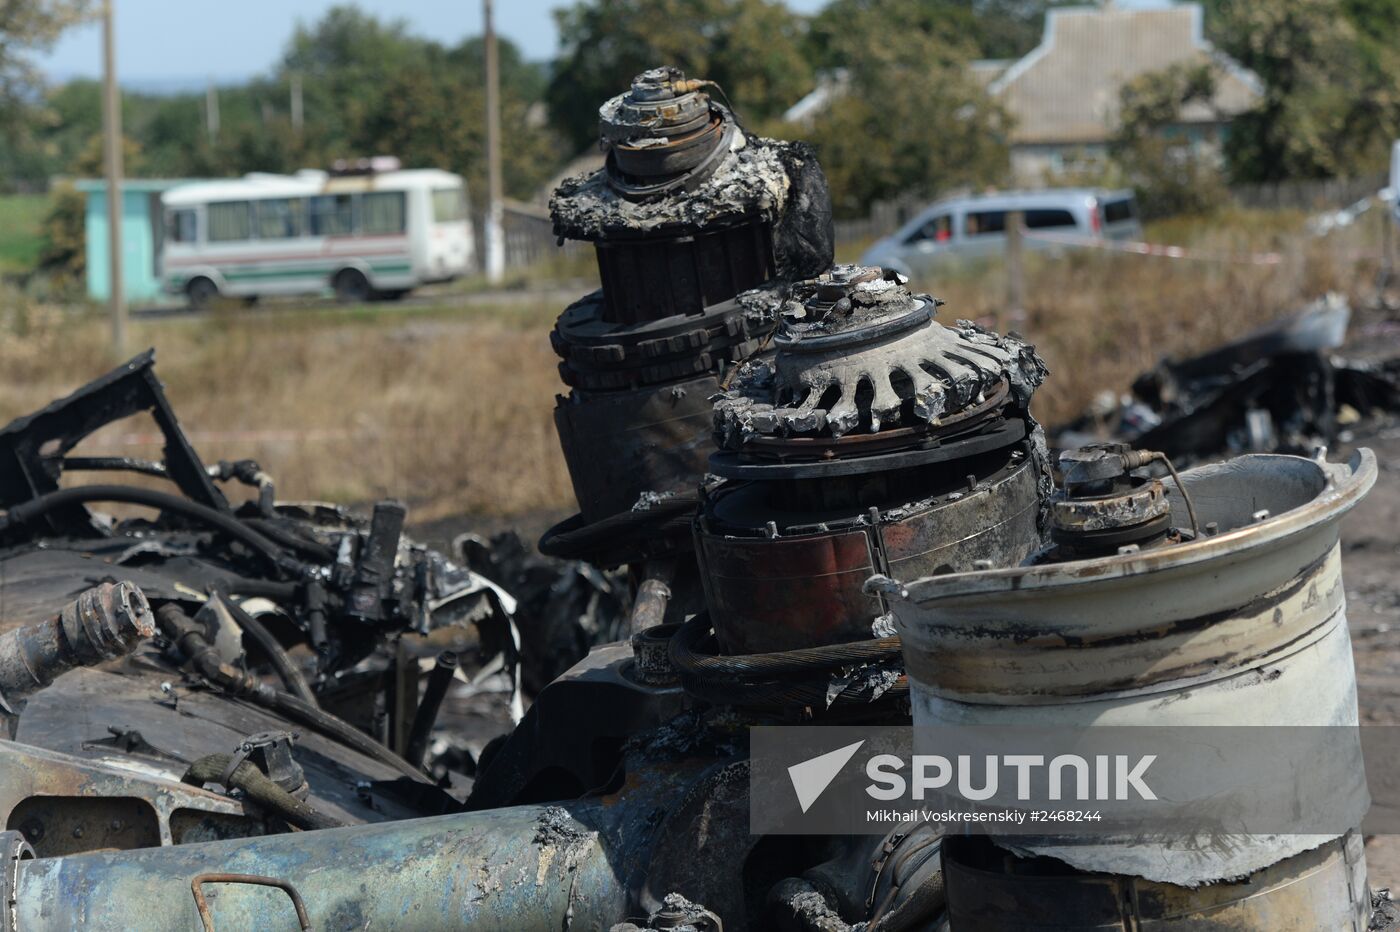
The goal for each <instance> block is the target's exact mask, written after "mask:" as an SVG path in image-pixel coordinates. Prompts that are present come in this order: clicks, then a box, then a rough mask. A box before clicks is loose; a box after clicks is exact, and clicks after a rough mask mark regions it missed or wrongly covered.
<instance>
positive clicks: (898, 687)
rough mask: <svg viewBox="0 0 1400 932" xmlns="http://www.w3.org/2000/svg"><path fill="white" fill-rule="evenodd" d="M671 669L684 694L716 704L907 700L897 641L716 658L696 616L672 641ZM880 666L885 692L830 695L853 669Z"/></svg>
mask: <svg viewBox="0 0 1400 932" xmlns="http://www.w3.org/2000/svg"><path fill="white" fill-rule="evenodd" d="M670 657H671V666H672V667H674V668H675V670H676V672H677V673H678V674H679V676H680V681H681V686H682V687H683V688H684V689H685V691H686V692H687V693H690V694H691V695H692V696H695V697H697V698H699V699H703V700H705V701H706V702H712V703H715V704H716V705H732V706H744V707H753V708H763V709H777V710H782V711H791V710H800V709H808V708H810V709H826V708H831V707H835V706H841V707H844V708H852V707H858V706H864V707H869V706H870V705H871V704H872V703H874V702H875V701H877V700H879V701H880V702H881V703H889V702H900V701H904V700H907V699H908V698H909V680H908V678H907V677H906V676H905V675H904V671H903V668H902V666H901V663H900V661H901V653H900V643H899V638H897V637H888V638H873V639H871V640H868V641H854V642H851V643H848V644H831V645H826V646H822V647H804V648H800V649H798V650H785V651H775V652H772V653H764V654H732V655H731V654H720V653H719V652H718V645H716V644H715V641H714V638H713V637H712V636H711V634H710V618H709V615H708V614H706V613H701V614H699V615H696V616H695V617H694V618H692V619H690V620H689V621H687V622H686V623H685V624H683V625H681V627H680V629H679V630H678V631H677V632H676V633H675V634H674V635H673V636H672V637H671V644H670ZM872 667H878V668H881V669H882V670H883V672H884V674H885V676H883V677H882V679H885V680H888V681H889V682H888V685H887V686H886V688H884V689H881V690H879V691H878V692H873V693H872V691H871V690H868V689H862V688H861V687H860V686H859V685H855V686H853V687H847V688H843V689H841V690H840V691H839V692H837V693H836V695H834V696H833V695H831V689H832V684H833V682H834V681H835V680H837V679H839V678H840V677H842V676H843V675H845V674H846V673H847V672H849V671H852V670H853V669H856V668H872Z"/></svg>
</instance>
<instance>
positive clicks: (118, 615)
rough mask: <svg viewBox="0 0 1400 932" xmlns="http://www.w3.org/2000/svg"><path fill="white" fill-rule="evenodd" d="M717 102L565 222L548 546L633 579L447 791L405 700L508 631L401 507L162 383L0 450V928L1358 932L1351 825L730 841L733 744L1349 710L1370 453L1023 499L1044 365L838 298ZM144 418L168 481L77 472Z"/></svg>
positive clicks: (787, 153) (1119, 473) (633, 96)
mask: <svg viewBox="0 0 1400 932" xmlns="http://www.w3.org/2000/svg"><path fill="white" fill-rule="evenodd" d="M709 86H710V85H708V83H707V82H703V81H696V80H691V79H687V78H686V77H685V76H684V75H683V74H681V73H679V72H677V71H675V70H673V69H656V70H653V71H648V72H646V73H644V74H642V75H640V76H638V78H637V79H636V81H635V82H634V84H633V86H632V88H631V89H630V90H629V91H628V92H627V93H625V94H623V95H621V96H620V97H618V98H615V99H613V100H612V101H609V102H608V103H607V104H605V105H604V106H603V108H602V110H601V113H600V116H601V119H602V134H603V140H604V144H605V146H606V148H607V152H608V158H607V164H606V166H605V167H604V168H603V169H601V170H600V171H598V172H596V173H594V174H593V175H590V176H587V177H584V178H579V179H574V180H572V181H570V182H567V183H566V184H565V185H564V186H563V187H561V189H560V190H559V192H558V194H557V195H556V198H555V200H554V203H553V205H552V206H553V211H554V216H555V222H556V227H557V230H558V232H559V233H560V235H561V236H566V237H574V238H580V239H585V240H590V241H592V242H593V243H594V244H595V246H596V248H597V253H598V262H599V268H600V271H601V274H602V282H603V288H602V290H601V291H599V292H597V293H594V294H592V295H589V296H587V297H585V298H583V299H582V300H580V301H579V302H578V303H576V304H574V305H573V306H571V307H570V308H568V309H567V310H565V311H564V313H563V314H562V315H561V317H560V319H559V323H558V326H557V327H556V329H555V331H554V334H553V340H554V348H555V349H556V351H557V352H558V353H559V354H560V356H561V357H562V363H561V367H560V368H561V373H562V374H563V378H564V381H565V383H566V384H567V385H568V386H569V389H570V391H569V394H568V395H566V396H563V397H561V398H560V399H559V403H558V407H557V409H556V422H557V424H558V428H559V434H560V440H561V444H562V446H563V449H564V453H565V456H566V459H567V461H568V463H569V467H570V470H571V474H572V476H573V481H574V487H575V490H576V492H577V497H578V501H579V505H580V513H579V514H578V515H577V516H575V517H574V518H571V519H569V520H568V521H566V522H564V523H563V524H562V525H560V526H558V527H556V528H554V529H552V530H551V531H550V532H548V533H547V534H546V536H545V538H544V539H543V540H542V541H541V550H542V551H545V552H547V553H552V554H555V555H559V556H566V557H569V558H584V559H588V560H590V561H592V562H593V563H595V564H596V565H598V566H600V567H606V568H614V567H619V566H626V567H628V570H629V572H630V574H631V578H632V579H633V581H634V582H635V583H636V595H635V599H634V602H633V607H632V610H631V615H630V619H629V625H630V640H628V641H625V642H621V643H608V644H599V645H596V646H594V647H593V649H592V650H591V651H590V652H589V653H588V654H587V656H586V657H584V658H583V659H582V660H581V661H579V662H578V663H577V664H575V665H574V666H572V667H571V668H570V669H568V670H567V672H565V673H563V674H562V675H561V676H558V677H557V678H556V679H554V680H553V681H552V682H550V683H549V684H548V685H547V686H545V687H544V688H543V689H542V690H540V691H539V692H538V694H537V695H535V696H534V697H533V702H532V703H531V705H530V708H529V710H528V711H526V712H525V713H524V714H523V717H521V718H520V720H519V722H518V724H517V725H516V726H515V727H514V728H513V729H512V730H510V731H509V733H508V734H506V735H503V736H501V737H500V738H499V739H498V740H496V741H493V742H492V743H491V744H490V745H489V746H488V747H487V748H486V750H484V751H483V752H482V753H481V754H480V756H479V759H478V760H476V761H474V765H475V766H474V767H471V768H469V769H470V770H471V771H472V772H470V773H465V772H444V770H443V768H442V767H441V766H439V767H438V768H437V769H436V770H435V771H434V772H433V774H432V775H430V774H429V772H428V770H425V767H424V760H425V752H426V748H427V746H428V743H429V737H430V735H431V734H433V731H434V723H435V719H436V716H437V712H438V708H439V706H440V704H441V703H442V702H443V698H444V695H445V694H446V693H447V692H448V691H449V690H448V686H449V685H450V683H451V682H452V680H453V678H454V677H457V678H458V679H460V678H462V677H464V676H471V677H480V676H483V675H487V674H490V673H492V672H493V671H500V673H501V675H503V676H504V678H505V680H506V682H515V683H518V682H519V675H518V670H519V657H520V653H521V652H520V644H521V643H522V640H525V641H528V640H529V637H530V632H529V631H524V630H521V626H520V625H517V622H516V618H515V617H514V610H515V602H514V600H513V599H512V597H511V595H510V594H509V593H508V592H506V591H504V590H503V589H502V588H501V587H500V586H498V585H496V584H495V583H493V582H492V581H490V580H488V579H486V578H484V577H482V576H480V575H478V574H476V573H474V572H472V571H470V570H468V569H465V568H463V567H461V566H458V565H456V563H454V562H453V561H452V560H451V559H449V558H448V557H446V556H444V555H442V554H439V553H436V552H434V551H432V550H429V549H426V548H423V547H421V546H418V545H416V544H415V543H413V542H412V541H411V540H409V539H408V538H406V537H404V535H403V526H404V519H405V514H404V510H403V508H402V507H401V506H399V505H397V504H396V503H393V502H385V503H382V504H381V505H379V506H377V507H376V508H375V509H374V512H373V515H372V517H371V518H369V519H368V520H361V519H357V518H354V517H353V516H351V515H350V514H348V513H346V512H344V511H342V510H340V509H337V508H334V507H332V506H325V505H297V504H289V503H284V502H279V501H278V500H277V499H276V497H275V493H274V488H273V486H272V483H271V480H270V479H269V478H268V476H267V475H266V474H264V473H263V471H262V470H261V469H260V468H258V467H257V465H256V464H253V463H250V462H242V463H220V464H217V465H214V466H207V465H206V464H204V463H202V462H201V461H200V459H199V458H198V455H197V454H196V453H195V451H194V450H193V449H192V448H191V446H190V445H189V443H188V442H187V440H186V438H185V435H184V434H183V433H182V432H181V430H180V427H179V424H178V422H177V421H176V419H175V417H174V414H173V412H172V410H171V408H170V405H169V403H168V401H167V399H166V397H165V395H164V393H163V391H162V390H161V387H160V384H159V382H158V381H157V380H156V378H155V375H154V371H153V368H152V366H153V360H152V359H151V358H150V357H149V356H146V357H140V358H138V359H136V360H134V361H133V362H132V363H130V364H128V365H127V366H125V367H123V368H121V369H119V370H117V371H116V372H114V373H112V374H111V375H109V376H106V377H104V378H103V379H99V380H98V381H97V382H95V383H93V384H91V385H89V386H87V387H85V388H83V389H81V390H79V391H78V392H77V393H75V394H74V395H72V396H70V397H68V398H65V399H62V400H60V401H58V402H55V403H54V404H53V405H51V406H50V407H48V408H46V409H44V410H43V411H40V412H37V413H35V414H33V415H30V416H29V417H26V418H21V419H20V420H18V421H16V422H14V423H13V424H11V425H10V426H9V427H6V428H4V429H3V430H0V505H3V507H4V515H3V517H0V544H2V545H3V549H0V605H2V606H3V609H4V611H3V616H4V625H5V631H4V633H3V634H0V698H3V701H4V711H5V713H6V715H7V721H8V724H9V727H10V737H11V739H12V740H10V741H8V742H4V743H3V744H0V774H3V779H0V818H3V820H4V829H5V831H3V832H2V833H0V841H3V850H0V856H3V861H0V887H2V888H3V892H4V909H3V910H0V929H12V928H13V929H20V930H31V929H56V928H70V927H73V926H75V925H82V926H85V927H88V928H93V929H131V928H139V929H198V928H201V927H202V928H205V929H213V928H260V929H284V928H286V929H294V928H303V929H308V928H315V929H344V928H396V929H408V928H418V929H439V928H472V929H476V928H481V929H541V930H544V929H549V930H558V929H614V930H619V932H629V930H641V929H692V930H712V932H718V930H721V929H726V930H730V932H733V930H740V929H755V930H756V929H782V930H810V932H818V930H820V932H842V930H848V929H863V930H866V932H873V930H882V932H895V930H906V929H929V928H933V929H951V930H953V932H968V930H975V932H984V930H986V932H1001V930H1007V932H1011V930H1019V929H1024V928H1027V922H1028V917H1034V921H1035V927H1036V928H1047V929H1048V928H1055V929H1066V930H1069V929H1122V930H1142V929H1170V928H1191V929H1253V930H1260V932H1263V930H1278V929H1285V928H1286V929H1299V930H1305V929H1329V930H1332V929H1349V930H1353V932H1359V930H1362V929H1365V928H1367V923H1368V921H1369V920H1370V915H1369V913H1370V907H1371V900H1370V894H1369V892H1368V890H1367V885H1366V871H1365V863H1364V858H1363V854H1362V851H1361V845H1360V838H1359V836H1358V835H1357V834H1356V832H1354V831H1353V832H1344V833H1342V834H1338V835H1331V836H1327V837H1316V836H1306V837H1304V836H1264V837H1254V836H1247V837H1237V836H1222V837H1220V838H1208V839H1205V840H1202V839H1195V840H1194V841H1195V843H1194V844H1192V845H1190V846H1187V847H1173V846H1172V845H1170V844H1168V843H1161V844H1159V845H1157V846H1156V847H1152V846H1147V845H1143V844H1140V843H1134V842H1130V841H1123V840H1119V839H1115V838H1111V837H1110V838H1102V839H1094V840H1093V843H1092V844H1085V843H1083V841H1084V840H1083V839H1062V838H1056V837H1038V838H1034V839H1026V838H1014V839H1008V838H1001V837H998V836H995V835H991V836H986V837H983V836H959V837H950V838H947V839H944V838H943V837H941V835H940V833H939V831H938V830H936V829H935V828H934V827H933V826H930V825H922V826H919V827H917V828H913V829H908V828H906V829H901V830H900V831H899V832H898V833H892V834H891V835H889V836H887V837H883V838H881V837H866V836H833V837H805V836H804V837H801V838H793V837H786V836H761V835H755V834H753V833H751V832H750V828H749V771H750V763H749V756H748V751H747V729H748V727H749V726H752V725H759V724H774V723H778V724H790V725H793V726H797V727H815V726H819V725H822V724H835V723H843V724H850V723H858V724H868V725H877V724H895V725H899V724H908V723H910V722H911V721H912V722H913V723H915V724H921V725H922V724H929V725H950V724H998V723H1015V724H1024V725H1053V724H1067V725H1089V724H1095V723H1099V722H1107V723H1114V724H1135V723H1143V722H1152V723H1157V722H1161V721H1163V717H1164V716H1165V717H1167V718H1170V719H1171V720H1172V721H1179V722H1195V723H1200V722H1206V723H1210V724H1238V725H1249V724H1261V723H1265V722H1274V721H1279V720H1286V721H1288V722H1289V723H1295V724H1348V723H1354V722H1355V720H1356V699H1355V678H1354V674H1353V670H1352V665H1351V664H1352V661H1351V655H1350V651H1349V641H1348V637H1347V629H1346V620H1345V616H1344V611H1343V608H1344V605H1343V601H1344V600H1343V591H1342V587H1341V584H1340V565H1339V558H1338V553H1339V550H1338V522H1339V520H1340V518H1341V517H1342V515H1343V514H1345V513H1346V511H1347V510H1348V509H1350V508H1351V507H1352V506H1354V505H1355V504H1356V502H1357V501H1359V500H1360V498H1361V497H1362V496H1364V495H1365V493H1366V491H1367V490H1368V489H1369V487H1370V485H1371V484H1372V483H1373V482H1374V480H1375V475H1376V465H1375V462H1374V459H1373V458H1372V457H1371V455H1370V454H1369V452H1367V451H1362V452H1361V453H1360V454H1359V455H1358V456H1357V457H1356V458H1355V459H1354V460H1353V461H1352V462H1350V463H1348V464H1345V465H1339V464H1332V463H1328V462H1325V461H1324V460H1322V459H1320V458H1316V459H1313V458H1303V457H1292V456H1245V457H1240V458H1238V459H1235V460H1231V461H1229V462H1225V463H1221V464H1214V465H1207V466H1201V467H1198V468H1196V469H1192V470H1190V471H1187V472H1185V473H1183V474H1181V475H1180V477H1179V478H1177V477H1176V475H1175V472H1174V471H1173V470H1171V468H1170V463H1167V462H1165V457H1163V456H1161V454H1158V453H1153V452H1151V451H1143V450H1134V449H1132V448H1130V447H1128V446H1125V445H1100V446H1096V447H1090V448H1085V449H1082V450H1078V451H1069V452H1067V453H1065V454H1064V455H1063V456H1062V458H1061V459H1060V460H1059V467H1060V469H1061V471H1062V473H1063V481H1062V485H1061V486H1060V487H1059V488H1057V487H1056V486H1055V484H1054V481H1053V475H1054V470H1053V469H1052V463H1051V460H1050V456H1049V454H1048V452H1047V449H1046V445H1045V440H1044V435H1043V433H1042V431H1041V429H1040V427H1039V426H1038V425H1037V424H1036V422H1035V421H1034V419H1033V418H1032V417H1031V414H1030V402H1031V398H1032V395H1033V393H1034V392H1035V390H1036V388H1037V387H1038V386H1039V385H1040V384H1041V383H1042V381H1043V380H1044V379H1045V378H1046V377H1047V375H1048V373H1047V371H1046V368H1045V366H1044V365H1043V364H1042V362H1041V361H1040V359H1039V357H1038V356H1037V355H1036V354H1035V351H1034V349H1033V348H1032V347H1031V346H1029V345H1028V344H1026V343H1025V342H1023V341H1022V340H1020V339H1019V338H1017V337H1015V336H1012V335H1001V334H996V333H992V332H989V331H986V330H984V329H981V328H980V327H978V326H976V325H975V324H972V323H969V322H966V321H957V320H952V321H947V320H945V319H943V315H941V314H940V313H939V310H938V308H939V302H938V301H937V300H936V299H934V298H932V297H931V296H929V295H922V294H915V293H912V292H911V291H910V290H909V289H908V288H907V287H906V284H905V282H903V281H902V280H901V279H900V278H899V277H898V276H896V275H893V274H891V273H887V272H883V271H881V270H879V269H867V268H858V267H850V266H836V267H832V245H831V244H832V237H831V223H830V211H829V202H828V199H827V196H826V190H825V182H824V180H823V178H822V175H821V170H820V168H819V167H818V165H817V163H816V161H815V159H814V158H813V155H812V153H811V151H810V150H808V149H807V148H806V147H805V146H802V145H800V144H794V143H780V142H775V141H772V140H767V139H762V138H759V137H756V136H753V135H752V134H749V133H748V132H746V131H745V130H744V129H743V128H742V127H741V126H740V125H739V124H738V122H737V121H736V120H735V118H734V115H733V114H732V113H731V112H730V111H729V110H728V109H727V108H725V107H723V106H721V105H719V104H718V103H717V102H715V101H713V100H711V99H710V97H709V96H708V95H707V93H705V88H707V87H709ZM139 412H148V413H150V414H151V415H152V416H153V417H154V418H155V420H156V422H157V424H158V426H159V428H160V430H161V432H162V434H163V435H164V438H165V457H164V460H163V461H162V462H145V461H135V460H127V459H112V458H106V459H99V458H94V457H85V456H78V455H75V454H74V453H73V451H74V449H75V448H76V447H77V446H78V444H79V443H80V442H81V441H82V439H83V438H84V437H87V436H88V435H90V434H91V433H93V432H94V431H96V430H99V429H101V428H102V427H103V426H105V425H106V424H108V423H110V422H112V421H113V420H115V419H118V418H122V417H126V416H129V415H132V414H135V413H139ZM83 470H87V471H91V470H108V471H110V470H126V471H135V472H138V473H148V474H151V475H153V476H158V477H160V478H162V479H167V480H169V481H170V482H171V483H173V484H174V486H175V489H176V491H174V492H157V491H153V490H152V489H151V488H150V487H149V484H142V485H140V486H131V485H119V484H101V485H81V484H74V482H73V479H72V477H73V476H76V475H77V474H78V472H79V471H83ZM1164 470H1165V472H1164ZM60 479H64V480H65V481H63V482H62V483H61V484H60ZM227 482H241V483H244V484H247V485H249V487H250V488H251V489H252V490H253V495H252V497H251V499H250V500H249V501H248V502H246V503H244V504H242V505H239V506H237V507H233V506H231V505H230V504H229V501H228V499H227V498H226V497H225V496H224V494H223V491H222V490H221V488H220V486H219V484H218V483H227ZM1246 493H1247V494H1246ZM113 502H115V503H126V504H134V505H141V506H145V507H147V508H154V509H156V510H157V512H158V516H157V517H155V518H153V519H136V518H124V519H116V518H113V517H111V516H109V515H106V514H104V513H102V512H100V511H97V510H95V509H94V507H93V506H96V505H98V504H103V503H113ZM1265 619H1267V623H1266V621H1265ZM522 624H523V622H522ZM1266 668H1267V675H1261V671H1264V670H1265V669H1266ZM423 673H426V677H424V678H425V679H426V684H425V686H423V687H422V688H421V690H420V675H421V674H423ZM420 691H421V696H420ZM502 701H505V700H502ZM1280 716H1283V719H1280ZM441 727H442V726H440V725H438V726H437V730H438V731H439V732H440V731H441Z"/></svg>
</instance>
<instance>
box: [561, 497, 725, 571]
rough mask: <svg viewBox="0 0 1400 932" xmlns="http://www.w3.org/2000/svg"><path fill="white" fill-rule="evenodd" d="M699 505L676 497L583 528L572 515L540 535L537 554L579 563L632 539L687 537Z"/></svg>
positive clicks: (688, 499) (578, 516) (577, 518)
mask: <svg viewBox="0 0 1400 932" xmlns="http://www.w3.org/2000/svg"><path fill="white" fill-rule="evenodd" d="M699 505H700V500H699V499H698V498H697V497H695V496H693V495H685V496H682V495H678V496H675V497H674V498H667V499H663V500H661V501H659V502H657V503H656V504H654V505H652V506H651V507H650V508H647V509H645V510H642V511H623V512H619V513H618V514H615V515H609V516H608V517H606V518H603V519H602V520H600V521H594V522H593V523H591V524H584V523H583V518H582V515H574V516H573V517H572V518H567V519H565V520H564V521H561V522H560V523H558V524H556V525H554V527H552V528H550V529H549V530H547V531H545V532H544V536H543V537H541V538H540V542H539V551H540V553H542V554H544V555H545V556H547V557H555V558H557V559H561V560H582V559H587V558H588V557H589V556H590V555H592V554H593V553H594V552H595V551H596V550H598V549H599V548H600V547H604V546H608V545H616V544H619V543H623V542H625V541H628V540H631V539H633V538H638V537H643V536H645V537H648V538H655V537H666V536H669V535H671V534H686V535H688V534H689V533H690V524H691V521H692V520H693V519H694V517H695V510H696V509H697V508H698V507H699Z"/></svg>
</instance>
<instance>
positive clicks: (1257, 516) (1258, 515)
mask: <svg viewBox="0 0 1400 932" xmlns="http://www.w3.org/2000/svg"><path fill="white" fill-rule="evenodd" d="M1249 517H1250V520H1251V521H1253V522H1254V523H1255V524H1258V523H1260V522H1261V521H1267V520H1269V509H1267V508H1260V509H1259V510H1258V511H1256V512H1255V513H1254V514H1252V515H1250V516H1249Z"/></svg>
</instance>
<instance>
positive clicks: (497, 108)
mask: <svg viewBox="0 0 1400 932" xmlns="http://www.w3.org/2000/svg"><path fill="white" fill-rule="evenodd" d="M481 12H482V18H483V19H484V20H485V32H486V36H485V39H486V189H487V190H486V223H485V231H484V232H485V234H486V236H485V239H486V280H487V281H488V282H491V283H492V284H496V283H498V282H500V280H501V279H502V277H504V275H505V270H506V244H505V230H504V229H503V227H502V217H501V76H500V73H499V69H498V68H497V66H496V27H495V23H494V22H493V20H492V16H491V0H481Z"/></svg>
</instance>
